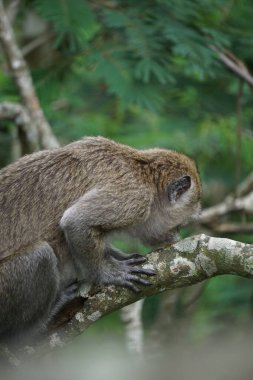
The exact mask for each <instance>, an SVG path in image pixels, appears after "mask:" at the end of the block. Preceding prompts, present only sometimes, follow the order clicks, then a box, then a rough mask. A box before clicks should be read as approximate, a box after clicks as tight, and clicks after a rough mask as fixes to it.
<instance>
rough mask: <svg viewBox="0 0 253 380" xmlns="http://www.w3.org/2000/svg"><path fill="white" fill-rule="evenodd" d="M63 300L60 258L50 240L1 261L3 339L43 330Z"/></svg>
mask: <svg viewBox="0 0 253 380" xmlns="http://www.w3.org/2000/svg"><path fill="white" fill-rule="evenodd" d="M61 300H62V296H61V292H60V291H59V273H58V268H57V258H56V256H55V254H54V251H53V249H52V248H51V247H50V246H49V244H47V243H46V242H42V243H38V244H36V245H34V246H31V247H29V248H28V249H26V250H24V251H23V252H21V253H19V254H14V255H13V256H8V257H6V258H5V259H3V260H2V261H1V262H0V338H1V339H6V340H9V339H12V340H13V338H14V337H15V336H18V337H21V338H24V337H26V338H28V339H29V338H30V337H32V336H33V335H37V334H39V333H41V332H42V331H43V330H44V329H45V326H46V324H47V322H48V321H49V319H50V317H52V314H53V312H52V310H53V309H54V308H56V309H57V307H58V304H60V303H61V302H62V301H61ZM58 309H59V307H58Z"/></svg>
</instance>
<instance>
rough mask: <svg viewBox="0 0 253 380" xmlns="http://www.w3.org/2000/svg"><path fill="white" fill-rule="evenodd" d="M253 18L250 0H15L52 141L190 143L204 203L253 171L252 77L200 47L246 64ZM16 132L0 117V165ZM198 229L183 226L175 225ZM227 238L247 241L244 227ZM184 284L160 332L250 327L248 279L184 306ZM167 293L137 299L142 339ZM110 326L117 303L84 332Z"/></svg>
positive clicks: (251, 54) (211, 288)
mask: <svg viewBox="0 0 253 380" xmlns="http://www.w3.org/2000/svg"><path fill="white" fill-rule="evenodd" d="M9 3H10V2H8V1H6V2H5V4H6V6H7V7H8V5H9ZM252 20H253V6H252V1H250V0H236V1H233V0H192V1H186V0H138V1H133V0H132V1H131V0H127V1H120V0H105V1H103V0H97V1H84V0H71V1H68V0H33V1H32V0H23V1H21V2H20V4H19V8H18V13H17V14H16V16H15V21H14V22H13V27H14V29H15V32H16V36H17V39H18V43H19V46H20V47H21V49H22V53H23V55H24V57H25V59H26V60H27V62H28V65H29V67H30V70H31V73H32V77H33V80H34V85H35V88H36V91H37V94H38V96H39V99H40V101H41V105H42V108H43V110H44V112H45V114H46V117H47V119H48V121H49V122H50V124H51V126H52V129H53V131H54V133H55V134H56V136H57V137H58V138H59V140H60V142H61V143H62V144H65V143H68V142H70V141H72V140H76V139H79V138H81V137H83V136H87V135H89V136H90V135H95V136H96V135H102V136H105V137H109V138H112V139H114V140H116V141H119V142H122V143H125V144H129V145H132V146H134V147H137V148H144V147H154V146H159V147H163V148H170V149H175V150H179V151H181V152H184V153H186V154H189V155H190V156H192V157H193V158H194V159H196V161H197V163H198V167H199V171H200V175H201V178H202V181H203V207H207V206H210V205H214V204H216V203H217V202H219V201H221V200H222V199H223V198H224V197H225V195H226V194H227V193H230V192H231V191H233V190H234V189H235V186H236V184H237V183H238V181H239V180H242V179H243V178H245V177H246V176H247V175H248V174H249V173H250V172H251V171H252V170H253V108H252V92H251V88H250V87H249V86H248V85H247V84H246V83H243V82H242V81H241V79H239V78H238V77H237V76H236V75H235V74H234V73H231V72H230V71H229V70H228V69H227V68H226V67H225V66H224V65H223V63H222V62H221V61H219V59H218V57H217V55H216V53H215V52H214V51H213V50H212V49H211V48H210V46H216V47H217V48H220V49H223V50H224V49H226V51H229V52H232V53H233V54H234V55H235V56H236V57H238V58H239V59H240V61H241V62H244V64H246V65H247V67H248V68H249V69H252V71H253V23H252ZM0 65H1V66H0V67H1V70H0V102H2V101H14V102H19V101H20V97H19V94H18V91H17V89H16V87H15V85H14V82H13V80H12V78H11V77H10V76H9V75H8V71H7V70H6V62H5V57H4V55H3V54H1V56H0ZM238 124H240V126H241V128H242V131H241V133H240V144H239V146H238V135H237V129H238ZM14 141H15V125H13V124H12V123H11V122H9V123H7V122H6V121H5V122H4V121H0V165H1V167H3V166H5V165H6V164H8V163H9V162H11V161H12V160H13V157H14V156H15V155H14V154H13V151H14V150H15V149H14V147H15V144H14ZM238 162H239V169H238ZM236 168H237V169H236ZM242 218H245V217H244V216H241V215H235V216H234V220H237V221H240V220H241V219H242ZM250 220H252V218H251V219H250V218H249V217H248V219H247V221H250ZM200 231H203V230H202V229H200V228H199V229H198V228H195V229H194V230H193V229H185V230H184V231H182V236H183V237H184V236H187V235H188V234H192V233H199V232H200ZM205 232H206V231H205ZM209 233H210V234H212V232H210V231H209ZM216 235H217V234H216ZM226 237H230V238H233V239H236V240H240V241H243V242H249V243H253V236H252V234H248V235H236V236H235V235H226ZM117 243H118V244H119V245H120V246H121V247H122V248H123V249H124V250H125V251H136V250H140V251H142V250H143V247H140V246H139V245H136V243H135V242H134V243H133V242H117ZM189 292H191V290H189V289H184V290H180V291H178V293H177V300H176V303H175V304H174V305H173V308H172V309H170V310H167V312H168V315H169V316H170V317H171V318H172V320H173V323H174V325H173V326H174V329H175V325H176V326H179V327H180V328H178V329H177V333H175V332H174V333H173V334H172V333H171V326H170V323H169V322H168V321H167V324H166V323H165V326H166V329H167V330H166V331H167V334H166V332H164V331H163V334H164V335H165V336H166V337H171V336H172V335H173V337H174V338H177V337H178V336H177V335H176V334H179V335H180V334H181V335H182V332H183V335H184V336H185V337H187V338H189V339H190V340H192V341H199V340H205V339H210V338H212V337H215V336H217V335H220V334H231V332H235V331H238V330H239V329H240V331H244V332H245V331H246V333H248V332H249V331H252V324H253V323H252V322H253V283H252V281H248V280H245V279H240V278H239V277H235V276H223V277H218V278H213V279H211V280H210V281H208V282H207V283H206V284H205V286H204V287H203V289H201V292H200V294H199V297H198V299H197V301H196V302H195V303H194V305H193V307H191V305H190V307H189V305H188V303H189V302H188V300H189V297H190V296H189ZM166 297H168V296H167V295H166V296H165V295H159V296H156V297H152V298H150V299H147V300H146V301H145V305H144V308H143V320H144V327H145V332H146V335H147V338H149V337H150V338H152V331H153V330H156V327H157V326H158V325H159V320H160V319H159V318H160V317H161V315H160V314H161V305H162V302H164V299H165V298H166ZM187 305H188V306H187ZM167 319H169V317H168V316H167ZM165 320H166V317H165ZM157 329H158V330H159V326H158V328H157ZM174 329H173V331H174ZM160 330H162V328H161V327H160ZM111 332H113V334H115V336H117V337H118V338H119V339H120V340H121V339H122V340H123V338H122V337H123V328H122V325H121V323H120V319H119V315H118V313H115V314H113V315H110V316H108V317H106V318H104V319H103V320H101V321H99V322H97V323H96V324H94V325H93V327H92V328H90V329H89V330H88V331H87V333H85V334H84V336H85V335H86V336H87V335H88V336H95V335H99V336H100V337H101V336H102V337H107V336H110V334H111ZM153 332H154V331H153ZM171 334H172V335H171ZM150 340H152V339H150ZM164 341H165V344H169V341H170V340H169V339H168V342H167V341H166V339H164Z"/></svg>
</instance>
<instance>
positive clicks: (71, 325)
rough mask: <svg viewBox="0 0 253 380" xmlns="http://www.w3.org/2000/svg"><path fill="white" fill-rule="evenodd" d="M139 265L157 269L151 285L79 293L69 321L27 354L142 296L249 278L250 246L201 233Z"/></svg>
mask: <svg viewBox="0 0 253 380" xmlns="http://www.w3.org/2000/svg"><path fill="white" fill-rule="evenodd" d="M143 267H145V268H149V269H153V270H155V271H156V272H157V275H156V276H155V277H153V280H152V285H151V286H149V287H144V288H143V289H142V292H140V293H133V292H131V291H130V290H128V289H125V288H120V287H115V286H106V287H103V288H100V289H98V288H97V289H92V290H91V291H90V292H89V293H86V292H81V296H82V302H80V303H79V306H78V307H76V306H77V304H76V305H75V307H74V308H72V315H71V313H69V315H68V318H70V321H69V322H68V323H64V324H63V325H62V326H60V327H58V329H57V330H54V331H52V332H51V333H50V334H49V336H48V337H47V338H46V339H45V340H44V342H43V343H42V344H39V346H37V347H33V348H31V349H30V350H29V355H31V352H32V353H33V354H34V355H35V356H41V355H43V354H44V353H46V352H48V351H50V350H54V349H56V348H57V347H62V346H64V345H65V344H66V343H67V342H69V341H71V340H72V339H73V338H74V337H75V336H77V335H79V334H81V333H82V332H83V331H84V330H86V329H87V328H88V327H89V326H90V325H92V324H93V323H95V322H96V321H97V320H98V319H100V318H101V317H103V316H104V315H106V314H109V313H111V312H113V311H115V310H119V309H121V308H122V307H124V306H126V305H129V304H131V303H133V302H136V301H138V300H139V299H141V298H144V297H146V296H151V295H154V294H157V293H160V292H163V291H165V290H171V289H176V288H181V287H184V286H189V285H193V284H196V283H199V282H201V281H203V280H205V279H208V278H211V277H214V276H218V275H223V274H236V275H238V276H242V277H247V278H253V245H250V244H244V243H240V242H237V241H234V240H229V239H221V238H215V237H209V236H206V235H204V234H202V235H197V236H192V237H190V238H187V239H184V240H182V241H180V242H179V243H177V244H174V245H173V246H170V247H167V248H163V249H159V250H157V251H154V252H152V253H150V254H149V255H147V262H146V263H145V264H143ZM68 312H69V310H68ZM62 313H63V312H60V314H59V315H58V316H57V320H58V321H59V320H61V319H62V317H63V315H62ZM65 314H66V310H65ZM25 350H27V348H26V349H25ZM23 354H24V350H23Z"/></svg>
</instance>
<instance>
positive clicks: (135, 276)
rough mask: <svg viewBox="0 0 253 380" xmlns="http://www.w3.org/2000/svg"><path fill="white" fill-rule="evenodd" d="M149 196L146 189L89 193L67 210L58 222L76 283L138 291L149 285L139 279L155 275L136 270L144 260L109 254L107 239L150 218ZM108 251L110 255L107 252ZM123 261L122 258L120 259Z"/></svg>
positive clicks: (92, 191)
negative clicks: (84, 281)
mask: <svg viewBox="0 0 253 380" xmlns="http://www.w3.org/2000/svg"><path fill="white" fill-rule="evenodd" d="M150 205H151V195H150V194H149V193H147V192H146V188H141V187H140V186H139V187H137V186H136V187H134V186H133V188H132V186H131V187H130V188H129V185H128V184H127V183H126V184H124V186H123V187H121V188H117V187H110V188H100V189H92V190H91V191H89V192H88V193H86V194H85V195H84V196H83V197H81V198H79V199H78V200H77V201H76V203H74V204H73V205H72V206H71V207H70V208H69V209H67V210H66V211H65V212H64V214H63V217H62V219H61V221H60V226H61V228H62V230H63V231H64V234H65V238H66V240H67V242H68V246H69V249H70V251H71V254H72V258H73V261H74V265H75V268H76V273H77V278H78V280H83V279H84V280H86V281H87V282H88V283H91V284H115V285H120V286H126V287H129V288H131V289H132V290H133V291H136V292H138V291H140V290H139V288H138V287H137V286H136V285H135V284H136V283H137V284H142V285H150V282H149V281H148V280H146V279H143V278H141V277H140V276H139V275H140V274H143V275H146V276H152V275H154V274H155V273H154V272H153V271H150V270H147V269H144V268H142V267H141V266H139V265H140V264H141V263H143V262H144V261H145V258H143V257H142V256H141V257H139V256H138V257H136V255H135V256H132V257H129V258H127V257H126V258H125V259H122V256H121V258H119V257H115V255H112V254H111V252H110V253H109V255H108V254H107V253H108V247H107V246H106V241H107V237H108V236H110V235H111V233H113V232H115V231H121V232H122V231H124V230H127V229H128V228H129V227H131V226H132V225H135V224H136V223H140V222H141V221H143V220H146V218H147V217H148V215H149V212H150ZM109 251H111V250H110V249H109ZM123 258H124V257H123Z"/></svg>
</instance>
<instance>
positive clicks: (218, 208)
mask: <svg viewBox="0 0 253 380" xmlns="http://www.w3.org/2000/svg"><path fill="white" fill-rule="evenodd" d="M234 211H243V212H244V213H245V214H252V213H253V191H252V192H250V193H249V194H247V195H245V196H243V197H239V198H234V197H233V196H231V195H229V196H227V197H226V198H225V200H224V201H223V202H221V203H219V204H217V205H215V206H212V207H209V208H206V209H205V210H203V211H202V213H201V215H200V217H199V220H198V223H202V224H210V223H212V222H214V221H216V220H217V219H218V218H220V217H222V216H224V215H227V214H229V213H231V212H234Z"/></svg>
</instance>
